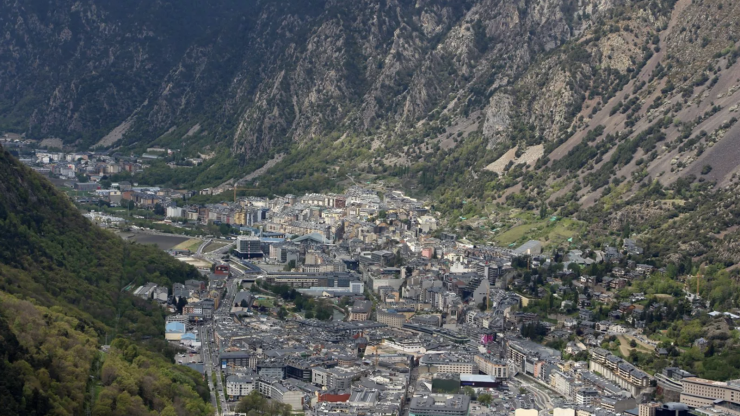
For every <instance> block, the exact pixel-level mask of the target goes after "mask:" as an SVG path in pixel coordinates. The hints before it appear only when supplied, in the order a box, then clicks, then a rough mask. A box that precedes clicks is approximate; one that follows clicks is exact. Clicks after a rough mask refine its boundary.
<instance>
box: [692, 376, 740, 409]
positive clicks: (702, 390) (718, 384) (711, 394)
mask: <svg viewBox="0 0 740 416" xmlns="http://www.w3.org/2000/svg"><path fill="white" fill-rule="evenodd" d="M681 384H682V385H683V392H682V393H681V403H683V404H686V405H688V406H690V407H705V406H712V405H714V403H715V401H717V400H721V401H725V402H729V403H733V404H736V405H740V382H738V381H729V382H723V381H714V380H707V379H703V378H699V377H687V378H684V379H683V380H681Z"/></svg>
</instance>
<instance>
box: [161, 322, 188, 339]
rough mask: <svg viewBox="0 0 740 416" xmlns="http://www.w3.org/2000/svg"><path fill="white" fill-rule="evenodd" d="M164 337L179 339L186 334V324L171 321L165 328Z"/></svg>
mask: <svg viewBox="0 0 740 416" xmlns="http://www.w3.org/2000/svg"><path fill="white" fill-rule="evenodd" d="M164 332H165V334H164V338H165V339H166V340H168V341H179V340H180V339H181V338H182V336H183V334H185V324H183V323H182V322H169V323H167V325H165V328H164Z"/></svg>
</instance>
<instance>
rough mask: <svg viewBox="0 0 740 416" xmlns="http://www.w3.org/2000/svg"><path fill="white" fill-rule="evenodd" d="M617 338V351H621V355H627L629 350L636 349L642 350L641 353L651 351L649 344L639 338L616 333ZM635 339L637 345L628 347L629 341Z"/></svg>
mask: <svg viewBox="0 0 740 416" xmlns="http://www.w3.org/2000/svg"><path fill="white" fill-rule="evenodd" d="M617 339H618V340H619V352H621V353H622V355H623V356H625V357H627V356H629V355H630V351H631V350H637V352H643V353H648V354H650V353H652V352H653V349H652V347H650V346H649V345H647V344H645V343H643V342H642V341H640V340H639V339H637V338H635V337H633V336H630V335H618V336H617ZM633 339H634V340H635V342H637V347H636V348H632V347H630V341H631V340H633Z"/></svg>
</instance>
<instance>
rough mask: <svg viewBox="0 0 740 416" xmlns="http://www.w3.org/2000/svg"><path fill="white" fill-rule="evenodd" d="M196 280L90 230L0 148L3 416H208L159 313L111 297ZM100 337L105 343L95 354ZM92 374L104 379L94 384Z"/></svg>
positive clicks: (177, 266)
mask: <svg viewBox="0 0 740 416" xmlns="http://www.w3.org/2000/svg"><path fill="white" fill-rule="evenodd" d="M198 277H199V273H198V272H197V271H196V270H195V269H194V268H192V267H190V266H187V265H185V264H183V263H180V262H178V261H176V260H174V259H172V258H171V257H169V256H168V255H167V254H165V253H164V252H162V251H160V250H157V249H156V248H154V247H149V246H141V245H136V244H130V243H127V242H124V241H123V240H121V239H120V238H118V237H116V236H115V235H113V234H111V233H109V232H107V231H103V230H101V229H99V228H97V227H95V226H94V225H92V223H91V222H89V221H88V220H87V219H85V218H84V217H82V215H81V214H80V213H79V212H78V211H77V209H76V208H75V207H74V206H73V205H72V204H71V202H70V201H69V200H68V199H67V197H66V196H65V195H63V194H61V193H59V192H58V191H56V190H55V189H54V188H53V186H52V185H51V183H49V182H48V181H47V180H46V179H44V178H42V177H40V176H39V175H37V174H36V173H34V172H33V171H32V170H30V169H29V168H27V167H25V166H23V165H21V164H20V163H18V161H17V160H15V159H13V158H12V157H11V156H10V155H9V154H8V153H7V152H6V151H4V150H2V151H0V333H1V334H2V336H0V343H2V344H3V345H2V346H3V348H0V373H2V374H1V375H0V380H2V382H0V402H2V403H3V405H4V406H5V405H7V407H5V409H9V412H10V413H4V414H18V415H33V414H37V415H41V414H55V415H73V414H80V413H83V412H85V411H86V410H94V413H95V414H101V415H103V414H122V415H124V414H149V413H151V414H160V412H167V413H169V414H178V415H193V414H196V415H197V414H202V415H206V414H210V413H211V412H212V410H211V409H210V406H209V405H208V404H207V400H208V397H209V396H208V395H209V393H208V388H207V386H206V384H205V382H204V381H203V380H202V377H201V376H200V374H197V373H195V372H193V371H192V370H190V369H187V368H182V367H176V366H174V365H173V364H172V357H173V353H174V351H173V350H172V349H171V348H169V347H168V346H167V344H166V343H165V341H164V340H163V338H164V311H163V310H162V309H161V308H160V307H159V306H157V305H155V304H153V303H151V302H146V301H144V300H141V299H138V298H134V297H133V296H131V295H130V294H129V293H128V292H126V291H122V289H124V287H126V286H129V285H138V284H142V283H146V282H147V281H153V282H157V283H160V284H163V285H166V286H170V285H171V284H172V283H174V282H183V281H184V280H186V279H189V278H198ZM106 338H107V339H109V340H114V339H115V340H114V341H113V342H112V344H111V345H112V348H111V350H110V352H109V353H107V354H103V353H102V352H99V350H98V348H99V346H100V344H101V342H102V341H103V340H104V339H106ZM101 369H102V370H103V375H106V374H108V375H109V377H103V378H102V379H101V374H100V371H101ZM106 369H109V370H106ZM91 376H92V379H91ZM96 386H97V387H96ZM101 403H105V404H104V405H103V404H101ZM111 412H113V413H111Z"/></svg>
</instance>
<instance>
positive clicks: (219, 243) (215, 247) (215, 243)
mask: <svg viewBox="0 0 740 416" xmlns="http://www.w3.org/2000/svg"><path fill="white" fill-rule="evenodd" d="M228 244H229V243H227V242H225V241H213V242H211V243H210V244H208V245H207V246H206V248H204V249H203V252H204V253H210V252H212V251H215V250H218V249H220V248H222V247H224V246H226V245H228ZM196 249H197V247H196Z"/></svg>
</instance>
